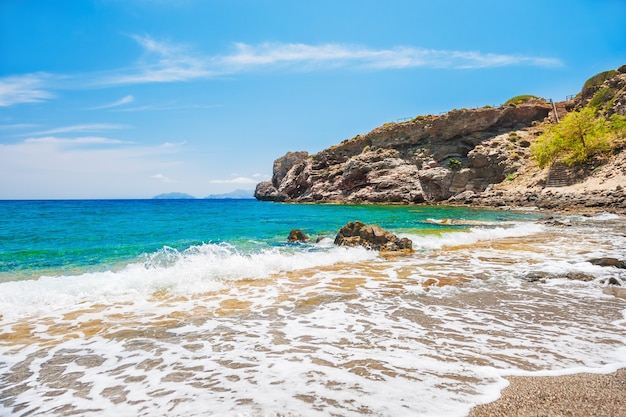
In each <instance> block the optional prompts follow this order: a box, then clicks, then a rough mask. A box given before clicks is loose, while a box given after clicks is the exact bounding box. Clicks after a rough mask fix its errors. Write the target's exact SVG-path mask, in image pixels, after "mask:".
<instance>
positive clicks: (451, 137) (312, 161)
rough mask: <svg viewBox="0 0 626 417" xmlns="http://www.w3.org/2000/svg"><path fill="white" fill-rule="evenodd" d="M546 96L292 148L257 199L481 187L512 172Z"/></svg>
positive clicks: (371, 196) (426, 195) (359, 198)
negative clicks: (317, 148)
mask: <svg viewBox="0 0 626 417" xmlns="http://www.w3.org/2000/svg"><path fill="white" fill-rule="evenodd" d="M550 109H551V107H550V106H549V105H548V104H547V103H546V102H545V101H544V100H536V101H533V102H529V103H526V104H524V105H521V106H517V107H514V106H507V107H500V108H491V107H489V108H481V109H473V110H453V111H451V112H449V113H447V114H445V115H442V116H423V117H417V118H415V119H414V120H412V121H409V122H404V123H391V124H386V125H383V126H382V127H379V128H377V129H374V130H373V131H371V132H370V133H368V134H365V135H357V136H356V137H354V138H352V139H349V140H345V141H343V142H342V143H340V144H339V145H337V146H333V147H330V148H328V149H325V150H323V151H321V152H319V153H317V154H315V155H312V156H309V155H308V154H307V153H306V152H290V153H288V154H287V155H285V156H283V157H281V158H278V159H277V160H276V161H275V162H274V172H273V176H272V181H266V182H262V183H260V184H259V185H258V186H257V188H256V192H255V197H256V198H257V199H259V200H268V201H288V202H349V203H360V202H370V203H422V202H431V201H442V200H445V199H448V198H449V197H451V196H453V195H456V194H458V193H459V192H461V191H465V190H473V191H483V190H484V189H485V188H486V187H487V186H488V185H489V184H493V183H497V182H500V181H502V180H503V179H504V178H505V177H506V176H507V175H509V174H510V173H512V172H515V171H516V170H517V169H518V168H519V166H520V163H521V159H523V158H526V157H527V155H528V146H529V145H530V142H529V141H528V140H527V139H526V138H525V136H526V133H525V132H520V133H518V134H516V135H515V136H512V135H510V134H509V133H510V132H512V131H515V130H519V129H523V128H526V127H529V126H531V125H532V123H533V122H537V121H541V120H543V119H544V118H545V117H546V116H547V115H548V113H549V112H550Z"/></svg>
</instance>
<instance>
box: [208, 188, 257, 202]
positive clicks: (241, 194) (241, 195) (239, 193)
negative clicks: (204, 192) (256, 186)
mask: <svg viewBox="0 0 626 417" xmlns="http://www.w3.org/2000/svg"><path fill="white" fill-rule="evenodd" d="M205 198H208V199H211V200H217V199H232V200H243V199H248V198H250V199H252V198H254V190H235V191H231V192H230V193H226V194H211V195H208V196H206V197H205Z"/></svg>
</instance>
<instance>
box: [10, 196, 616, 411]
mask: <svg viewBox="0 0 626 417" xmlns="http://www.w3.org/2000/svg"><path fill="white" fill-rule="evenodd" d="M354 220H360V221H363V222H364V223H375V224H378V225H379V226H381V227H383V228H386V229H389V230H391V231H392V232H394V233H396V234H398V235H399V236H401V237H408V238H410V239H411V240H412V241H413V245H414V249H415V252H414V253H412V254H405V255H395V256H391V255H381V254H379V253H377V252H372V251H368V250H366V249H364V248H344V247H336V246H335V245H334V244H333V240H334V237H335V235H336V233H337V231H338V230H339V228H340V227H341V226H343V225H344V224H346V223H348V222H350V221H354ZM296 228H297V229H302V230H303V231H304V232H305V233H306V234H308V235H309V236H310V237H311V241H310V242H308V243H287V236H288V234H289V231H290V230H292V229H296ZM318 238H320V239H318ZM600 256H604V257H616V258H619V259H626V219H625V218H624V217H622V216H617V215H614V214H608V213H599V214H595V215H591V216H583V215H576V214H549V213H542V212H539V211H534V212H522V211H515V210H478V209H470V208H461V207H443V206H437V207H432V206H410V205H389V206H377V205H362V206H361V205H297V204H277V203H267V202H258V201H254V200H119V201H114V200H103V201H100V200H94V201H0V416H27V415H28V416H69V415H81V416H106V415H119V416H278V415H280V416H331V415H341V416H361V415H375V416H464V415H467V413H468V412H469V410H470V409H471V407H472V406H474V405H476V404H480V403H484V402H488V401H491V400H494V399H496V398H497V397H498V395H499V393H500V390H501V389H502V388H503V387H504V386H505V385H506V379H505V377H506V376H508V375H558V374H567V373H573V372H583V371H586V372H611V371H613V370H615V369H617V368H620V367H624V366H626V293H625V292H624V291H622V289H621V288H620V287H616V286H612V285H609V282H618V283H621V284H622V285H623V284H625V283H626V270H620V269H616V268H607V267H600V266H596V265H592V264H591V263H589V262H588V260H589V259H591V258H594V257H600Z"/></svg>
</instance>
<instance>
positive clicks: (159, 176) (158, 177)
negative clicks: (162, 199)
mask: <svg viewBox="0 0 626 417" xmlns="http://www.w3.org/2000/svg"><path fill="white" fill-rule="evenodd" d="M150 178H153V179H155V180H159V181H163V182H165V183H167V184H171V183H174V182H177V181H176V180H173V179H171V178H168V177H166V176H165V175H163V174H154V175H150Z"/></svg>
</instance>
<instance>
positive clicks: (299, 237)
mask: <svg viewBox="0 0 626 417" xmlns="http://www.w3.org/2000/svg"><path fill="white" fill-rule="evenodd" d="M287 241H289V242H308V241H309V237H308V236H307V235H306V234H305V233H304V232H303V231H302V230H300V229H293V230H292V231H291V232H289V237H287Z"/></svg>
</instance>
